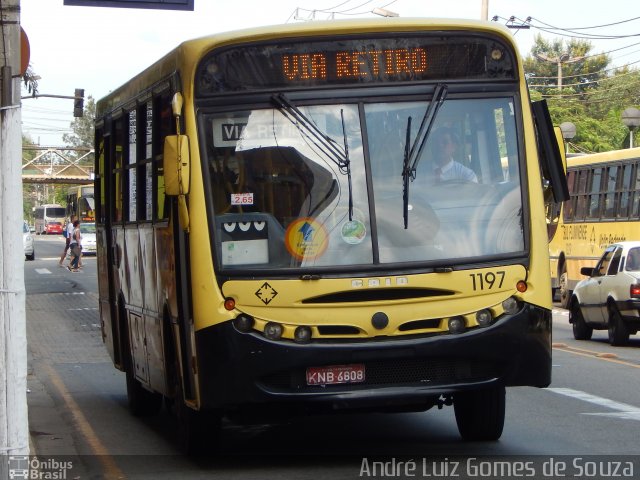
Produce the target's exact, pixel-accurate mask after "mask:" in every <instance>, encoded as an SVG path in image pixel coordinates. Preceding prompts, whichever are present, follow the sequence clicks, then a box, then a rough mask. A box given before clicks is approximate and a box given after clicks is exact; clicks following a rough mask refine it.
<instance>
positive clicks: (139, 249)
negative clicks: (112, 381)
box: [95, 19, 566, 449]
mask: <svg viewBox="0 0 640 480" xmlns="http://www.w3.org/2000/svg"><path fill="white" fill-rule="evenodd" d="M388 20H389V19H385V20H384V21H378V20H359V21H346V22H327V23H321V22H317V23H316V22H312V23H309V24H304V25H302V24H298V25H286V26H279V27H265V28H260V29H254V30H247V31H241V32H230V33H225V34H219V35H214V36H211V37H207V38H202V39H196V40H192V41H187V42H185V43H183V44H182V45H181V46H180V47H179V48H177V49H176V50H174V51H173V52H170V53H169V54H168V55H167V56H165V57H164V58H163V59H162V60H160V61H159V62H158V63H156V64H155V65H153V66H151V67H150V68H149V69H147V70H145V71H144V72H141V73H140V74H139V75H137V76H136V77H135V79H133V80H132V81H131V82H128V83H126V84H125V85H123V86H121V87H120V88H118V89H116V90H114V92H113V93H112V94H110V95H109V96H107V97H105V98H104V99H102V100H100V101H99V102H98V103H97V106H96V152H97V154H96V171H97V172H98V175H97V176H96V183H95V186H96V198H97V199H98V201H97V204H96V225H97V242H98V247H97V251H98V273H99V293H100V315H101V318H102V325H103V338H104V340H105V344H106V346H107V349H108V350H109V353H110V355H111V356H112V358H113V361H114V364H115V365H116V367H117V368H119V369H121V370H123V371H124V372H125V373H126V378H127V388H128V395H129V402H130V407H131V410H132V411H133V412H134V413H135V414H143V413H144V414H148V413H153V412H156V411H157V410H158V408H159V407H160V405H161V404H162V399H163V397H166V398H170V399H172V405H174V406H175V410H176V412H177V414H178V417H179V419H180V420H181V422H182V424H183V426H185V428H184V431H185V432H186V433H187V434H186V436H185V438H186V441H185V445H186V446H187V448H188V449H189V448H192V447H193V448H198V447H207V442H208V440H207V438H208V437H209V438H210V433H211V431H212V430H211V429H215V425H218V424H219V420H220V418H221V417H223V416H226V417H227V418H233V419H238V418H239V417H241V416H242V414H243V413H248V414H250V415H254V414H256V413H257V412H260V413H263V414H264V415H265V416H268V415H270V414H273V413H279V414H291V415H294V414H296V413H299V412H301V411H302V412H309V411H317V412H326V411H341V410H349V411H350V410H358V409H372V408H374V409H378V410H382V411H407V410H416V411H424V410H428V409H429V408H431V407H435V406H438V407H440V406H443V405H453V407H454V410H455V416H456V421H457V425H458V428H459V431H460V433H461V435H462V437H464V438H466V439H475V440H495V439H497V438H499V437H500V435H501V433H502V429H503V424H504V413H505V387H510V386H521V385H528V386H536V387H545V386H547V385H548V384H549V382H550V380H551V295H550V292H551V284H550V279H549V274H548V267H547V265H548V259H549V256H548V255H549V252H548V243H547V218H546V211H547V210H546V204H545V198H547V197H548V198H555V200H556V201H562V200H564V199H565V197H564V192H565V191H566V184H565V183H564V178H565V176H564V169H563V164H562V159H561V155H560V151H559V148H558V144H557V142H556V139H555V133H554V130H553V126H552V125H551V122H550V119H549V114H548V110H547V109H546V104H544V103H539V104H533V105H532V104H530V103H529V100H528V98H529V97H528V91H527V85H526V82H525V77H524V73H523V69H522V62H521V59H520V57H519V56H518V53H517V48H516V46H515V44H514V42H513V39H512V35H511V33H510V32H509V31H508V30H507V29H505V28H503V27H500V26H496V25H495V24H493V23H489V22H473V21H469V22H466V21H465V22H462V23H461V21H453V20H452V21H432V20H418V19H393V21H391V22H389V21H388ZM548 185H551V186H550V187H549V188H550V190H549V192H545V191H544V188H543V186H548Z"/></svg>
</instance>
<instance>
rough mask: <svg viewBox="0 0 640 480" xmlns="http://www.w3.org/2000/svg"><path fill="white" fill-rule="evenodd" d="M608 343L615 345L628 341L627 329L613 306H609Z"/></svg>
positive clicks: (624, 343)
mask: <svg viewBox="0 0 640 480" xmlns="http://www.w3.org/2000/svg"><path fill="white" fill-rule="evenodd" d="M608 330H609V343H610V344H611V345H613V346H615V347H617V346H621V345H626V344H627V342H628V341H629V329H628V328H627V326H626V325H625V323H624V320H623V319H622V315H620V311H618V309H617V308H616V307H615V306H613V305H612V306H610V307H609V328H608Z"/></svg>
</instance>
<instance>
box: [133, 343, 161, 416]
mask: <svg viewBox="0 0 640 480" xmlns="http://www.w3.org/2000/svg"><path fill="white" fill-rule="evenodd" d="M130 345H131V344H130V342H129V335H128V334H125V349H124V355H125V358H124V364H125V375H126V380H127V399H128V400H129V411H130V412H131V413H132V414H133V415H135V416H136V417H143V416H150V415H156V414H157V413H158V412H159V411H160V409H161V408H162V395H161V394H159V393H155V392H150V391H149V390H147V389H146V388H144V387H143V386H142V384H141V383H140V382H139V381H138V380H137V379H136V377H135V374H134V372H133V368H134V367H133V359H132V358H131V346H130Z"/></svg>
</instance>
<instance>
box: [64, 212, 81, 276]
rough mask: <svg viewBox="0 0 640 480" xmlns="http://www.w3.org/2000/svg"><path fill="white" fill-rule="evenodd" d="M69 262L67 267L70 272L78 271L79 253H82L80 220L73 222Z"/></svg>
mask: <svg viewBox="0 0 640 480" xmlns="http://www.w3.org/2000/svg"><path fill="white" fill-rule="evenodd" d="M69 248H70V249H71V264H70V265H69V266H68V267H67V268H68V269H69V270H70V271H71V272H78V271H79V269H78V267H79V263H80V255H81V254H82V234H81V233H80V221H79V220H76V221H75V222H73V234H72V236H71V243H69Z"/></svg>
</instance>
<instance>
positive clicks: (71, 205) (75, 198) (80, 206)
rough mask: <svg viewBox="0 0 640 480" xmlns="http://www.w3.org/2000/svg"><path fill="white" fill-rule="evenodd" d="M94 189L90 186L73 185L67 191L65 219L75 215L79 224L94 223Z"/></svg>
mask: <svg viewBox="0 0 640 480" xmlns="http://www.w3.org/2000/svg"><path fill="white" fill-rule="evenodd" d="M93 192H94V187H93V184H91V185H75V186H73V187H69V189H68V190H67V210H66V212H67V218H71V215H75V216H76V217H77V218H78V219H79V220H80V221H81V222H85V223H86V222H91V223H93V222H95V220H96V212H95V209H96V207H95V199H94V196H93Z"/></svg>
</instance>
